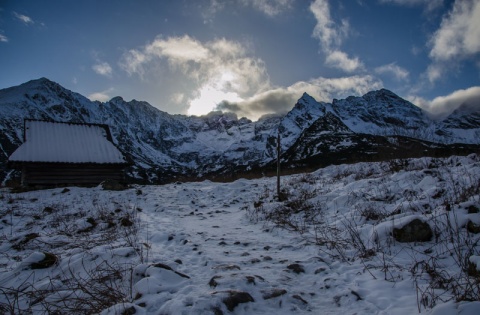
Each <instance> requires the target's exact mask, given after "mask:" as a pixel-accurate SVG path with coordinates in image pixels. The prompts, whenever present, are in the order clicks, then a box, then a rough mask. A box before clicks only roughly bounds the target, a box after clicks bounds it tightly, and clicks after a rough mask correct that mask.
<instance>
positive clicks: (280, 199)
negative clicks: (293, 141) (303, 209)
mask: <svg viewBox="0 0 480 315" xmlns="http://www.w3.org/2000/svg"><path fill="white" fill-rule="evenodd" d="M280 151H281V147H280V132H279V133H278V134H277V196H278V201H282V198H281V196H280V153H281V152H280Z"/></svg>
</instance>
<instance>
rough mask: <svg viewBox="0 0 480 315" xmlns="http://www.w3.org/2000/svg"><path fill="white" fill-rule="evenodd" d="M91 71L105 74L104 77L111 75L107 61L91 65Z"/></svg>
mask: <svg viewBox="0 0 480 315" xmlns="http://www.w3.org/2000/svg"><path fill="white" fill-rule="evenodd" d="M92 69H93V71H95V72H96V73H98V74H100V75H103V76H106V77H111V76H112V71H113V70H112V67H111V66H110V65H109V64H108V62H99V63H97V64H95V65H93V66H92Z"/></svg>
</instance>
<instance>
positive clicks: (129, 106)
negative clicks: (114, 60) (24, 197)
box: [0, 78, 480, 183]
mask: <svg viewBox="0 0 480 315" xmlns="http://www.w3.org/2000/svg"><path fill="white" fill-rule="evenodd" d="M479 117H480V116H476V115H473V114H465V113H464V112H463V111H460V110H459V111H457V112H455V114H452V115H451V116H449V117H448V118H447V119H445V120H443V121H442V122H435V121H433V120H431V119H430V118H428V117H427V116H426V115H425V113H424V112H423V111H422V110H421V109H420V108H418V107H416V106H414V105H413V104H411V103H410V102H408V101H406V100H404V99H402V98H401V97H399V96H397V95H396V94H395V93H393V92H391V91H389V90H386V89H382V90H378V91H372V92H369V93H366V94H365V95H364V96H362V97H356V96H351V97H348V98H346V99H342V100H336V99H334V100H333V102H332V103H324V102H318V101H316V100H315V99H314V98H313V97H312V96H310V95H309V94H308V93H303V95H302V97H301V98H299V99H298V101H297V102H296V104H295V105H294V106H293V108H292V109H291V110H290V112H288V113H287V114H286V115H267V116H264V117H262V118H261V119H259V120H258V121H255V122H252V121H251V120H249V119H246V118H240V119H239V118H238V117H237V115H236V114H234V113H224V112H212V113H209V114H207V115H204V116H200V117H198V116H185V115H170V114H168V113H166V112H163V111H161V110H159V109H158V108H156V107H154V106H152V105H150V104H149V103H147V102H144V101H137V100H131V101H128V102H127V101H125V100H124V99H123V98H122V97H121V96H117V97H114V98H112V99H111V100H110V101H108V102H104V103H103V102H98V101H95V102H93V101H91V100H89V99H87V98H86V97H84V96H82V95H80V94H78V93H75V92H72V91H70V90H68V89H66V88H63V87H62V86H60V85H59V84H58V83H55V82H53V81H50V80H48V79H47V78H40V79H37V80H32V81H29V82H26V83H24V84H22V85H19V86H15V87H11V88H7V89H3V90H0V180H2V179H3V178H4V177H5V174H7V173H8V172H9V171H10V170H9V169H8V168H7V166H6V160H7V158H8V156H9V155H10V154H11V153H12V152H13V151H14V150H15V149H16V148H17V147H18V146H19V145H20V144H21V143H22V139H23V121H24V119H25V118H29V119H38V120H54V121H59V122H78V123H100V124H107V125H109V126H110V129H111V132H112V137H113V139H114V142H115V143H116V144H118V146H119V148H120V149H121V151H123V152H124V153H125V154H126V156H127V157H128V158H129V160H131V161H133V162H134V166H133V167H132V169H131V170H130V171H129V174H128V176H129V177H130V178H132V179H135V180H138V181H141V182H149V183H153V182H157V183H158V182H162V181H170V180H175V178H178V177H176V176H185V177H188V178H195V177H197V176H203V177H207V176H208V177H215V176H226V175H225V174H227V173H228V174H239V173H240V172H241V171H245V170H254V169H255V168H257V170H258V169H259V168H263V167H265V166H267V165H268V164H269V163H270V162H271V161H272V160H274V159H275V158H276V139H277V134H280V137H281V146H282V152H286V151H287V150H290V151H291V149H292V147H293V146H294V144H295V147H296V148H304V150H301V151H300V150H299V151H298V152H297V153H295V154H294V155H292V158H295V159H299V160H303V159H306V158H308V156H307V155H310V156H311V155H312V154H325V152H327V153H328V152H329V153H328V154H331V153H332V152H337V153H336V154H339V153H338V152H340V151H339V150H340V149H341V148H346V147H347V144H350V143H355V144H356V146H350V148H351V150H356V149H355V148H359V147H362V148H366V147H368V146H367V143H366V141H367V140H368V141H369V142H371V143H375V145H377V147H382V148H383V147H385V143H386V141H385V140H381V139H380V138H382V137H383V136H391V135H395V136H409V137H413V138H416V139H421V140H429V141H436V142H441V143H455V142H459V143H474V144H478V143H479V140H478V139H479V138H480V124H479V123H478V121H480V119H479ZM312 126H313V127H312ZM307 130H308V132H305V131H307ZM360 134H362V136H360ZM364 135H372V136H374V137H370V138H368V137H366V136H364ZM354 137H357V138H356V140H352V139H353V138H354ZM365 139H366V140H365ZM319 141H322V142H323V143H322V144H319ZM352 141H353V142H352ZM382 141H383V142H382ZM314 144H315V145H316V147H315V148H316V149H313V147H312V145H314ZM327 144H328V145H327ZM368 145H370V143H368ZM327 149H328V150H327ZM333 149H335V150H333ZM364 151H365V150H364ZM365 152H367V151H365ZM422 152H423V151H422ZM354 153H355V152H353V151H349V152H348V154H350V155H352V156H355V157H358V158H359V159H361V158H362V154H361V153H360V154H354ZM353 154H354V155H353ZM330 158H331V157H330ZM322 159H323V160H324V161H326V160H328V158H325V159H324V157H322ZM257 173H258V172H257ZM260 173H261V172H260ZM218 174H220V175H218Z"/></svg>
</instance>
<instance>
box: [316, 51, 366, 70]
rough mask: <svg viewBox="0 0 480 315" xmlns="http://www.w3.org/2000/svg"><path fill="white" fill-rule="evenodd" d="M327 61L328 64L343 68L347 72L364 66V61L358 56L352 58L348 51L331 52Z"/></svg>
mask: <svg viewBox="0 0 480 315" xmlns="http://www.w3.org/2000/svg"><path fill="white" fill-rule="evenodd" d="M325 63H326V64H327V65H328V66H331V67H334V68H338V69H342V70H343V71H345V72H354V71H356V70H360V69H363V68H364V66H363V63H362V62H361V61H360V60H359V59H358V57H355V58H350V57H349V56H348V55H347V54H346V53H344V52H343V51H339V50H335V51H332V52H329V53H328V54H327V58H326V60H325Z"/></svg>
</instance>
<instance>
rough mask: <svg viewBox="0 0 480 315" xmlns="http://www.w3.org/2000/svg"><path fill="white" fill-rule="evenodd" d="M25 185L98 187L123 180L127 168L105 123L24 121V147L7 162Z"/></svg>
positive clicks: (19, 148) (18, 149)
mask: <svg viewBox="0 0 480 315" xmlns="http://www.w3.org/2000/svg"><path fill="white" fill-rule="evenodd" d="M8 162H9V165H10V166H11V167H13V168H15V169H18V170H21V171H22V185H24V186H64V185H86V186H90V185H98V184H100V183H101V182H102V181H105V180H115V181H119V182H123V181H124V169H125V167H126V166H127V165H128V163H127V161H126V159H125V157H124V155H123V154H122V153H121V152H120V150H118V148H117V147H116V146H115V145H114V143H113V141H112V136H111V133H110V129H109V127H108V126H107V125H102V124H77V123H62V122H53V121H41V120H30V119H27V120H25V121H24V134H23V144H22V145H21V146H20V147H18V148H17V150H16V151H15V152H13V153H12V155H11V156H10V157H9V159H8Z"/></svg>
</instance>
